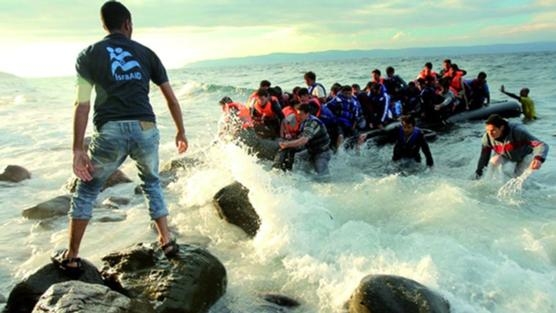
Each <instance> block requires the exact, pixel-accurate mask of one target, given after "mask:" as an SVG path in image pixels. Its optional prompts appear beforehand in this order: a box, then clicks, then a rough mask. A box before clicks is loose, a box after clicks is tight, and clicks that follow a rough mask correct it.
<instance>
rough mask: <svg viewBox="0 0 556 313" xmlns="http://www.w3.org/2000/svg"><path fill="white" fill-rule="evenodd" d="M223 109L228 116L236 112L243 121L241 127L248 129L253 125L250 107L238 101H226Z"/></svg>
mask: <svg viewBox="0 0 556 313" xmlns="http://www.w3.org/2000/svg"><path fill="white" fill-rule="evenodd" d="M222 110H223V111H224V113H226V115H227V116H231V115H232V114H235V115H236V116H237V118H238V119H239V120H240V121H241V123H242V125H241V128H243V129H246V128H249V127H252V126H253V121H252V120H251V114H250V113H249V109H248V108H247V107H246V106H244V105H243V104H241V103H237V102H230V103H226V104H224V105H223V106H222Z"/></svg>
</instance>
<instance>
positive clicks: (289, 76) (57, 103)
mask: <svg viewBox="0 0 556 313" xmlns="http://www.w3.org/2000/svg"><path fill="white" fill-rule="evenodd" d="M553 57H554V55H553V54H550V55H548V56H546V55H542V56H539V59H538V60H537V61H538V62H530V61H531V60H530V58H529V59H528V60H529V61H528V63H527V66H525V65H524V64H523V63H520V62H521V56H520V55H511V54H510V55H499V56H490V55H488V56H468V57H466V58H465V59H462V60H458V63H459V64H461V65H462V67H464V68H465V69H466V70H467V71H468V73H469V74H468V75H474V73H476V72H478V71H480V70H485V71H486V72H487V73H488V74H489V83H490V84H491V93H492V98H501V97H502V96H501V95H499V94H498V93H497V92H496V91H495V90H496V88H497V86H498V85H500V84H502V83H504V84H506V86H507V88H508V89H510V88H511V90H516V89H519V88H520V87H522V84H524V83H525V82H524V81H515V78H516V77H515V75H514V74H515V73H516V72H520V73H521V75H522V77H527V78H528V80H527V82H526V83H527V84H528V87H529V88H530V89H531V90H532V97H533V98H534V99H535V101H536V103H537V111H538V112H539V115H540V116H541V119H539V120H538V121H536V122H535V123H533V124H528V125H527V127H528V128H529V129H530V130H531V132H532V133H533V134H535V135H536V136H537V137H539V138H540V139H543V140H545V141H547V143H548V144H549V145H551V146H552V147H554V146H555V139H556V138H555V137H553V136H552V133H551V132H553V123H552V121H553V120H554V118H555V114H554V103H555V102H556V101H555V100H556V99H554V98H553V91H552V90H551V87H550V86H548V85H546V84H544V82H541V81H536V80H531V79H530V78H531V77H535V75H541V74H542V75H548V74H547V73H555V72H556V68H555V66H556V65H554V64H556V63H554V62H551V61H550V60H552V59H553ZM441 60H442V58H441V57H439V58H437V59H432V60H430V61H433V62H435V64H440V63H441ZM367 61H368V60H367ZM426 61H428V60H427V59H424V58H410V59H404V60H395V59H380V60H373V61H372V62H374V63H376V64H375V65H372V66H370V68H374V67H380V68H383V67H386V66H387V65H393V66H395V67H396V71H397V73H399V74H400V75H401V76H402V77H404V78H411V77H414V76H415V74H416V73H417V72H418V71H419V70H420V68H421V67H422V64H424V62H426ZM494 61H495V62H494ZM492 62H494V63H495V65H491V64H492ZM363 63H364V65H362V64H361V61H349V62H347V61H343V62H321V63H312V64H307V66H306V67H307V68H310V69H312V70H314V71H315V72H316V73H317V74H319V80H320V81H322V82H323V83H324V84H325V85H326V86H329V85H331V84H332V83H333V82H335V81H340V82H345V83H354V82H357V83H359V84H361V85H363V84H365V83H366V80H367V75H368V71H369V65H368V62H363ZM532 64H533V65H534V64H542V66H539V67H535V66H532ZM493 66H496V68H494V67H493ZM284 67H285V68H286V69H289V70H284ZM269 69H270V70H269ZM271 69H272V67H268V66H264V67H263V66H252V67H245V68H233V69H226V68H219V69H205V70H180V71H173V72H170V74H171V75H170V76H171V78H172V81H173V82H175V90H176V91H177V94H178V96H179V99H180V101H181V103H182V107H183V112H184V120H185V125H186V131H187V134H188V138H189V141H190V150H189V151H188V154H187V155H188V156H189V157H191V158H195V159H197V160H199V161H200V162H199V164H198V165H197V166H195V167H192V168H187V169H184V170H181V171H179V172H178V179H177V180H176V181H175V182H174V183H172V184H170V185H169V186H168V188H166V189H165V195H166V200H167V202H168V206H169V210H170V214H171V215H170V223H171V225H172V227H173V228H174V229H175V230H177V232H178V239H179V241H182V242H185V241H190V242H197V243H199V244H202V245H204V246H206V247H207V248H208V249H209V251H210V252H212V253H213V254H215V255H216V256H217V257H218V258H219V259H220V260H222V262H223V263H224V265H225V266H226V268H227V272H228V290H227V293H226V295H225V296H224V298H223V299H222V301H220V302H219V303H218V304H217V306H216V307H215V308H214V312H219V310H220V309H222V311H224V310H223V307H227V308H228V309H229V310H230V311H231V312H246V311H249V310H250V309H251V308H252V307H253V305H254V304H255V303H256V299H257V294H258V293H260V292H265V291H275V292H280V293H283V294H286V295H289V296H292V297H294V298H298V299H300V300H301V302H302V303H303V308H302V309H301V311H302V312H315V313H316V312H319V313H322V312H324V313H327V312H340V311H341V308H342V306H343V304H344V303H345V301H347V299H348V298H349V295H350V294H351V292H352V291H353V289H354V288H355V287H356V286H357V284H358V282H359V280H360V279H361V278H362V277H364V276H366V275H368V274H394V275H402V276H405V277H408V278H411V279H414V280H417V281H419V282H421V283H423V284H425V285H427V286H429V287H430V288H432V289H433V290H436V291H437V292H439V293H440V294H442V295H443V296H444V297H446V298H447V299H448V300H449V301H450V303H451V305H452V311H453V312H456V313H459V312H481V313H482V312H497V313H502V312H504V313H505V312H538V313H551V312H553V311H554V307H556V284H554V277H556V227H555V226H556V225H555V224H554V222H553V221H555V220H556V208H555V207H554V199H555V198H556V189H554V187H553V178H554V176H553V174H552V173H554V172H555V170H556V166H555V165H554V163H552V160H554V151H555V150H554V149H552V150H551V152H550V154H549V156H548V158H547V161H546V162H545V163H544V164H543V167H542V168H541V169H540V170H539V171H538V174H537V175H533V176H531V177H529V178H527V176H528V175H529V174H524V175H525V176H523V177H520V178H518V179H515V180H512V181H510V182H508V185H507V186H505V187H503V188H500V184H501V183H500V182H499V181H497V180H496V179H489V178H488V177H485V178H484V179H482V180H480V181H472V180H471V179H469V177H470V176H471V174H472V173H473V172H474V170H475V168H474V167H475V165H476V162H477V158H478V154H479V151H480V135H481V134H482V133H483V131H484V126H483V124H482V123H466V124H462V125H460V127H459V128H457V129H455V130H453V131H452V132H450V133H447V134H440V135H439V138H438V139H437V140H436V141H435V142H433V143H431V144H430V145H431V150H432V153H433V156H434V160H435V167H434V170H433V171H431V172H429V173H409V175H407V176H404V175H401V174H398V173H397V172H396V171H392V170H390V169H389V168H388V164H389V163H390V157H391V153H392V147H391V146H385V147H378V146H371V147H370V148H369V149H368V150H365V149H364V150H362V151H361V152H360V153H359V154H356V153H353V152H350V151H341V152H340V153H338V154H337V155H335V156H334V157H333V159H332V161H331V164H330V170H331V177H332V179H331V181H329V182H315V181H314V180H313V179H312V178H310V177H306V176H304V175H303V173H300V172H293V173H282V172H280V171H277V170H270V165H269V163H268V162H262V161H259V160H257V159H256V158H255V157H254V156H251V155H248V154H247V153H246V152H245V151H244V150H242V149H241V148H239V147H238V146H236V145H233V144H224V143H217V144H213V145H211V142H212V139H213V138H214V134H215V131H216V127H217V120H218V118H219V116H220V107H219V106H218V105H217V102H218V100H219V99H220V98H222V97H223V96H224V95H228V96H230V97H232V98H233V99H234V100H236V99H237V100H238V101H244V100H245V99H246V98H247V96H248V92H247V90H252V89H254V88H255V87H256V86H257V85H258V83H259V81H260V80H261V79H270V80H271V81H272V82H273V84H274V85H280V84H281V82H289V84H292V83H291V82H296V84H299V85H302V84H303V79H302V74H300V73H301V72H300V70H299V68H297V67H296V66H294V65H284V66H282V67H281V68H280V71H279V72H276V73H274V72H272V70H271ZM545 72H546V73H545ZM328 73H335V74H334V75H335V76H334V77H328ZM543 73H544V74H543ZM191 78H194V81H193V80H192V79H191ZM14 79H15V78H14ZM17 81H18V83H17V86H20V87H19V88H16V89H17V92H15V91H14V85H13V84H10V85H8V86H4V87H3V86H1V85H0V88H4V89H0V91H1V92H2V93H0V99H12V100H10V101H7V102H6V103H3V104H2V105H0V116H1V118H2V123H0V167H1V168H3V167H4V166H6V165H8V164H19V165H22V166H24V167H26V168H28V169H29V170H30V171H31V172H32V179H31V180H27V181H24V182H22V183H20V184H16V185H14V184H2V185H0V203H2V209H1V210H0V224H1V225H2V227H0V258H1V259H2V261H3V262H0V293H2V294H4V295H7V294H8V293H9V290H10V289H11V287H13V285H14V284H15V283H16V282H17V281H18V280H19V279H21V278H22V277H23V276H25V275H26V274H28V273H30V272H32V271H34V270H35V269H36V268H37V267H39V266H41V265H42V264H44V263H46V262H48V255H49V253H50V251H51V250H52V249H53V248H55V247H61V246H64V245H66V242H67V231H66V229H65V228H66V226H67V221H66V219H65V218H59V219H54V220H52V221H47V222H37V221H30V220H26V219H24V218H22V217H21V210H22V209H24V208H27V207H30V206H32V205H35V204H37V203H38V202H41V201H44V200H47V199H50V198H53V197H55V196H58V195H60V194H63V193H64V192H65V191H64V190H63V189H62V186H63V185H64V183H65V182H66V180H67V178H68V177H69V176H70V175H71V161H72V160H71V152H70V149H71V137H72V97H73V95H74V90H73V88H74V82H73V78H56V79H33V80H20V79H18V80H17ZM200 82H202V83H200ZM206 86H212V87H210V88H208V87H206ZM218 86H224V87H218ZM226 86H228V87H226ZM229 86H235V87H237V88H230V87H229ZM292 87H293V85H292V86H289V85H282V88H283V89H284V90H289V89H291V88H292ZM6 93H8V94H6ZM18 97H19V98H18ZM151 98H152V101H153V104H154V109H155V111H156V113H157V116H158V122H159V123H158V124H159V129H160V130H161V147H160V153H161V160H162V162H163V163H164V162H165V161H168V160H170V159H173V158H176V157H178V156H177V154H176V152H175V146H174V142H173V138H174V134H175V130H174V127H173V124H172V121H171V118H170V116H169V113H168V112H167V108H166V106H165V104H164V102H163V99H162V96H161V95H160V93H158V92H153V94H152V97H151ZM14 99H25V101H19V100H18V101H14ZM512 121H514V122H519V120H517V119H515V120H512ZM551 123H552V124H551ZM91 129H92V127H91V125H90V124H89V128H88V133H90V131H91ZM122 170H123V171H124V172H125V173H126V174H127V175H128V176H129V177H131V178H132V179H133V180H134V183H132V184H126V185H122V186H118V187H116V188H115V189H112V190H110V189H109V190H107V191H105V192H104V193H102V194H101V195H100V199H101V200H102V199H104V198H106V197H107V196H109V195H125V196H127V197H129V198H131V200H132V202H131V203H130V204H129V205H127V206H124V207H122V208H121V209H120V211H121V212H123V213H125V214H126V216H127V218H126V220H125V221H123V222H119V223H99V222H92V223H91V225H90V226H89V228H88V229H87V233H86V235H85V239H84V242H83V246H82V251H81V254H82V256H83V257H85V258H87V259H90V260H91V261H93V262H95V263H97V264H100V258H101V257H102V256H103V255H105V254H107V253H109V252H112V251H114V250H118V249H121V248H123V247H126V246H129V245H131V244H133V243H136V242H139V241H154V240H155V238H156V237H155V234H154V232H153V231H152V229H151V227H150V221H149V218H148V213H147V210H146V207H145V204H144V202H143V199H142V198H141V197H137V196H134V195H133V188H134V187H135V185H136V184H137V183H138V182H139V180H138V178H137V175H136V174H137V170H136V169H135V167H134V165H133V163H132V162H130V161H126V163H124V165H123V166H122ZM233 181H239V182H241V183H242V184H243V185H245V186H246V187H247V188H249V190H250V193H249V199H250V201H251V203H252V204H253V206H254V207H255V209H256V210H257V212H258V214H259V215H260V217H261V220H262V225H261V229H260V231H259V233H258V234H257V236H256V237H255V238H254V239H248V238H247V236H246V235H245V234H243V233H242V231H241V230H239V229H238V228H237V227H235V226H231V225H229V224H227V223H226V222H224V221H222V220H221V219H219V218H218V215H217V213H216V211H215V209H214V207H213V205H212V197H213V195H214V194H215V193H216V192H217V191H218V190H219V189H220V188H222V187H224V186H226V185H227V184H229V183H231V182H233ZM524 181H527V182H530V181H532V182H534V186H535V187H534V188H530V187H529V184H523V182H524ZM515 199H518V200H519V201H513V200H515ZM101 213H102V212H100V211H97V212H95V214H101Z"/></svg>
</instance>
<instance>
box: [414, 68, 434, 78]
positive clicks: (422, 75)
mask: <svg viewBox="0 0 556 313" xmlns="http://www.w3.org/2000/svg"><path fill="white" fill-rule="evenodd" d="M427 77H434V79H436V72H435V71H433V70H429V69H428V68H426V67H425V68H424V69H422V70H421V72H419V75H417V79H419V78H421V79H424V80H426V79H427Z"/></svg>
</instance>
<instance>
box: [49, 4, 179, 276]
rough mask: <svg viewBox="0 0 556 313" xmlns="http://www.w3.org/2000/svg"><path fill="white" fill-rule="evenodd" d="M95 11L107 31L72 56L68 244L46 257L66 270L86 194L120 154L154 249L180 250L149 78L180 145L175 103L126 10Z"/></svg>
mask: <svg viewBox="0 0 556 313" xmlns="http://www.w3.org/2000/svg"><path fill="white" fill-rule="evenodd" d="M100 11H101V17H102V22H103V27H104V29H105V30H106V31H107V32H108V33H109V34H108V35H107V36H106V37H104V39H102V40H100V41H99V42H97V43H95V44H92V45H90V46H89V47H87V48H86V49H85V50H83V51H82V52H81V53H80V55H79V56H78V58H77V62H76V70H77V74H78V82H77V87H78V93H77V101H76V105H75V113H74V123H73V129H74V135H73V172H74V173H75V175H77V177H78V178H79V181H78V183H77V188H76V191H75V194H74V196H73V198H72V204H71V210H70V223H69V249H68V250H63V251H58V252H57V253H55V254H54V255H53V256H52V260H53V262H54V263H55V264H56V265H58V266H59V267H60V268H61V269H62V270H65V271H66V272H67V273H68V274H70V275H71V274H79V273H80V272H81V261H80V259H79V257H78V254H79V246H80V243H81V240H82V238H83V235H84V233H85V229H86V227H87V224H88V222H89V219H90V218H91V216H92V208H93V202H94V201H95V200H96V197H97V196H98V194H99V192H100V190H101V187H102V185H103V184H104V182H105V181H106V179H107V178H108V177H109V176H110V174H112V173H113V172H114V171H115V170H116V169H117V168H118V167H119V166H120V165H121V164H122V163H123V161H124V160H125V159H126V157H127V156H129V157H131V158H132V159H133V160H134V161H135V162H136V164H137V168H138V170H139V176H140V178H141V180H142V181H143V184H142V185H141V187H142V189H143V193H144V194H145V196H146V200H147V203H148V208H149V214H150V217H151V219H152V220H154V221H155V224H156V229H157V231H158V234H159V237H158V239H159V242H160V245H161V249H162V250H163V252H164V254H165V255H166V256H167V257H172V256H175V255H176V254H177V253H178V251H179V247H178V245H177V244H176V243H175V241H174V240H172V239H171V235H170V232H169V230H168V223H167V215H168V210H167V208H166V204H165V202H164V199H163V195H162V189H161V186H160V181H159V174H158V163H159V156H158V145H159V139H160V136H159V131H158V128H157V126H156V119H155V115H154V112H153V109H152V106H151V104H150V102H149V83H150V81H153V82H154V83H155V84H156V85H158V87H159V88H160V90H161V92H162V94H163V95H164V97H165V99H166V102H167V105H168V108H169V110H170V113H171V115H172V118H173V120H174V123H175V125H176V128H177V134H176V138H175V141H176V146H177V148H178V151H179V153H183V152H185V151H186V150H187V146H188V144H187V139H186V137H185V130H184V127H183V120H182V112H181V109H180V105H179V102H178V100H177V98H176V96H175V94H174V91H173V90H172V87H171V86H170V83H169V81H168V76H167V74H166V69H165V68H164V66H163V65H162V63H161V61H160V60H159V58H158V57H157V56H156V54H155V53H154V52H153V51H151V50H150V49H149V48H147V47H145V46H143V45H141V44H139V43H137V42H135V41H133V40H131V33H132V30H133V25H132V22H131V13H130V12H129V10H128V9H127V8H126V7H125V6H124V5H123V4H121V3H119V2H116V1H108V2H106V3H104V5H103V6H102V8H101V10H100ZM93 87H94V88H95V92H96V99H95V104H94V117H93V123H94V126H95V133H94V134H93V136H92V141H91V144H90V146H89V153H87V152H86V151H85V150H84V148H83V138H84V135H85V129H86V127H87V121H88V117H89V111H90V97H91V91H92V89H93Z"/></svg>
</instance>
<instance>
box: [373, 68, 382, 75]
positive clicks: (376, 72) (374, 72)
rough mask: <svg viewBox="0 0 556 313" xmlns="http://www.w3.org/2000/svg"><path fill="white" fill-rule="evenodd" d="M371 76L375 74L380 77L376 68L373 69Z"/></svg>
mask: <svg viewBox="0 0 556 313" xmlns="http://www.w3.org/2000/svg"><path fill="white" fill-rule="evenodd" d="M371 73H372V74H377V75H378V76H380V74H381V73H380V70H379V69H378V68H375V69H374V70H373V71H372V72H371Z"/></svg>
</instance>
